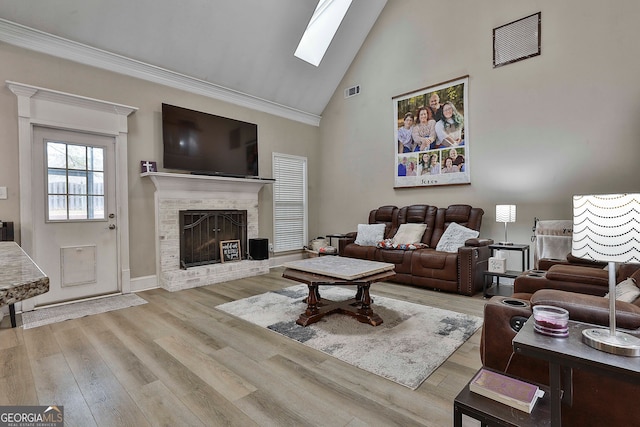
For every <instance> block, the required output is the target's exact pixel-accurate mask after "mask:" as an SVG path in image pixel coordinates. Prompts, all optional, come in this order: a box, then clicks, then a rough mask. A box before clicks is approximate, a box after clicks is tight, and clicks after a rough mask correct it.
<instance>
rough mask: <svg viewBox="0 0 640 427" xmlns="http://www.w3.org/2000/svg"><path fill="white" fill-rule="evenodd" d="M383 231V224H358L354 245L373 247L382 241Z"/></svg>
mask: <svg viewBox="0 0 640 427" xmlns="http://www.w3.org/2000/svg"><path fill="white" fill-rule="evenodd" d="M384 229H385V225H384V224H358V235H357V236H356V241H355V242H354V243H355V244H356V245H360V246H375V245H376V244H377V243H378V242H379V241H381V240H382V239H384Z"/></svg>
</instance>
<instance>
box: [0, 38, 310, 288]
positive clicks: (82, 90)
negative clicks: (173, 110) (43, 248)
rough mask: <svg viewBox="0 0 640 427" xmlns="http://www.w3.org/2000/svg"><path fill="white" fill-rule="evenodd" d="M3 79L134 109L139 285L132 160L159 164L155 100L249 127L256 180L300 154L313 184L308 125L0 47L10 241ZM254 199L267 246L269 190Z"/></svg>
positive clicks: (146, 194)
mask: <svg viewBox="0 0 640 427" xmlns="http://www.w3.org/2000/svg"><path fill="white" fill-rule="evenodd" d="M6 80H12V81H16V82H20V83H26V84H30V85H34V86H40V87H45V88H48V89H53V90H58V91H62V92H67V93H73V94H76V95H81V96H86V97H89V98H95V99H103V100H107V101H112V102H116V103H120V104H125V105H130V106H134V107H138V111H136V112H135V113H134V114H132V115H131V116H130V117H129V135H128V147H129V152H128V157H129V158H128V171H129V213H130V218H129V225H130V236H129V238H130V242H131V248H130V253H131V258H130V263H131V277H132V279H137V278H141V280H144V283H145V286H147V287H148V286H151V285H150V282H152V280H151V279H149V276H153V275H155V274H156V271H155V269H156V261H155V241H154V240H155V237H154V235H155V224H154V202H153V194H154V186H153V184H152V183H151V181H150V180H149V179H148V178H141V177H140V161H141V160H154V161H157V162H158V166H159V167H161V165H162V124H161V121H162V115H161V104H162V103H163V102H166V103H169V104H173V105H179V106H183V107H186V108H190V109H193V110H198V111H204V112H207V113H211V114H217V115H222V116H226V117H231V118H235V119H239V120H245V121H248V122H251V123H256V124H257V125H258V138H259V144H260V149H259V150H260V152H259V170H260V175H261V176H264V177H271V153H272V152H273V151H277V152H282V153H289V154H294V155H298V156H305V157H307V158H308V159H309V162H308V166H309V167H308V171H309V180H310V181H312V182H318V176H317V173H318V171H319V170H320V167H319V165H318V161H319V160H318V156H317V152H318V140H319V129H318V127H316V126H310V125H305V124H302V123H299V122H295V121H292V120H287V119H283V118H281V117H276V116H273V115H270V114H267V113H263V112H259V111H256V110H251V109H248V108H244V107H239V106H236V105H232V104H229V103H225V102H222V101H217V100H213V99H210V98H206V97H204V96H198V95H193V94H191V93H187V92H184V91H180V90H177V89H171V88H167V87H165V86H161V85H158V84H154V83H149V82H146V81H143V80H139V79H135V78H131V77H127V76H123V75H120V74H116V73H113V72H109V71H104V70H100V69H96V68H93V67H89V66H85V65H80V64H77V63H74V62H71V61H67V60H63V59H59V58H54V57H52V56H48V55H43V54H39V53H34V52H31V51H28V50H25V49H21V48H18V47H15V46H11V45H8V44H5V43H0V186H6V187H7V189H8V193H9V197H8V199H7V200H0V220H3V221H14V222H15V223H16V232H17V236H16V238H17V239H19V237H20V235H19V230H20V224H19V222H20V203H19V200H20V199H19V198H20V197H22V196H23V195H21V194H20V191H19V171H18V115H17V98H16V96H15V95H14V94H13V93H11V91H10V90H9V89H8V88H7V87H6V86H5V83H4V82H5V81H6ZM316 191H317V187H316V186H315V185H312V186H311V188H310V199H311V200H312V208H311V209H310V210H309V212H310V227H311V229H312V230H316V229H317V215H318V214H317V209H315V208H314V206H313V203H315V200H317V198H318V197H317V195H316ZM258 197H259V201H258V203H259V206H258V210H259V230H260V237H267V238H269V240H271V241H273V215H272V204H273V201H272V200H273V192H272V189H271V186H269V185H266V186H265V187H263V189H262V190H261V191H260V193H259V195H258ZM315 232H316V231H314V233H315Z"/></svg>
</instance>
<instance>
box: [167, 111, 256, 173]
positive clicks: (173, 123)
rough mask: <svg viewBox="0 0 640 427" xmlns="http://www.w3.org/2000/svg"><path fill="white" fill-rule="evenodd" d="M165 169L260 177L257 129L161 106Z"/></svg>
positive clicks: (212, 116)
mask: <svg viewBox="0 0 640 427" xmlns="http://www.w3.org/2000/svg"><path fill="white" fill-rule="evenodd" d="M162 141H163V166H164V168H165V169H176V170H181V171H188V172H191V173H194V174H205V175H222V176H231V177H239V178H245V177H257V176H258V126H257V125H255V124H253V123H247V122H243V121H240V120H235V119H230V118H227V117H221V116H216V115H213V114H208V113H203V112H199V111H194V110H190V109H187V108H182V107H177V106H173V105H169V104H162Z"/></svg>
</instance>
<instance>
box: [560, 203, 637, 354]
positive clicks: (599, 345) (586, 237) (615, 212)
mask: <svg viewBox="0 0 640 427" xmlns="http://www.w3.org/2000/svg"><path fill="white" fill-rule="evenodd" d="M571 253H572V254H573V255H574V256H577V257H580V258H587V259H591V260H595V261H605V262H608V263H609V329H608V330H607V329H604V328H591V329H585V330H584V331H583V332H582V339H583V341H584V342H585V343H586V344H587V345H589V346H590V347H593V348H596V349H598V350H601V351H606V352H607V353H613V354H620V355H624V356H640V339H638V338H636V337H635V336H633V335H630V334H626V333H624V332H619V331H616V304H615V303H616V268H615V267H616V262H623V263H624V262H640V194H607V195H599V196H574V197H573V243H572V249H571Z"/></svg>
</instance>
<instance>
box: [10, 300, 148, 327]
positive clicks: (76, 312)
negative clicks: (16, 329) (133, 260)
mask: <svg viewBox="0 0 640 427" xmlns="http://www.w3.org/2000/svg"><path fill="white" fill-rule="evenodd" d="M146 303H147V301H145V300H144V299H142V298H140V297H139V296H138V295H136V294H125V295H115V296H112V297H104V298H99V299H93V300H89V301H82V302H74V303H71V304H65V305H59V306H57V307H50V308H43V309H40V310H34V311H27V312H26V313H22V327H23V328H24V329H31V328H37V327H38V326H44V325H48V324H50V323H56V322H62V321H65V320H70V319H77V318H79V317H84V316H89V315H91V314H99V313H106V312H107V311H114V310H120V309H122V308H127V307H133V306H135V305H141V304H146Z"/></svg>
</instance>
